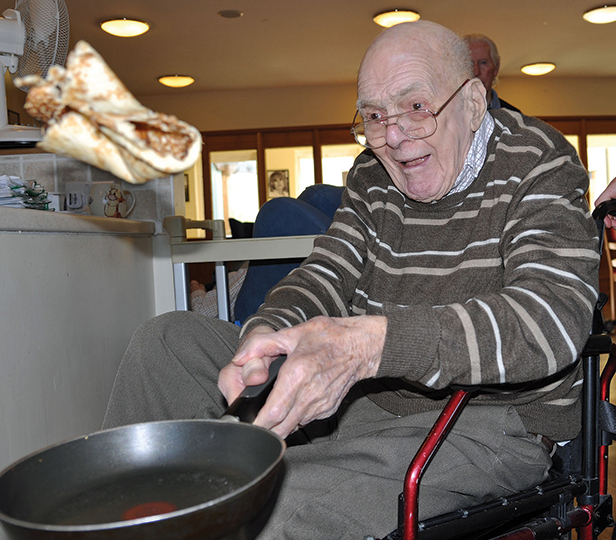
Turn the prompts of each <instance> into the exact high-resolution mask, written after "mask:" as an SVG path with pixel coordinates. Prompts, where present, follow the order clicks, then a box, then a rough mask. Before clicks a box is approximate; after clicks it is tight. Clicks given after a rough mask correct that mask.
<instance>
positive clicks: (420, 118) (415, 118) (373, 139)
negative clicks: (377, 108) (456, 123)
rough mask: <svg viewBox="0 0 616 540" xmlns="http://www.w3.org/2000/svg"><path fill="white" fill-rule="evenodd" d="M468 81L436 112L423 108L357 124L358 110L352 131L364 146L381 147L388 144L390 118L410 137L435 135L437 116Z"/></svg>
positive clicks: (420, 137)
mask: <svg viewBox="0 0 616 540" xmlns="http://www.w3.org/2000/svg"><path fill="white" fill-rule="evenodd" d="M468 81H470V79H466V80H465V81H464V82H463V83H462V84H461V85H460V86H459V87H458V89H457V90H456V91H455V92H454V93H453V94H451V97H450V98H449V99H448V100H447V101H446V102H445V103H444V104H443V105H442V106H441V108H440V109H439V110H438V111H436V112H432V111H429V110H428V109H421V110H417V111H409V112H405V113H401V114H392V115H391V116H386V117H384V118H379V119H378V120H369V121H368V122H360V123H359V124H355V119H356V118H357V115H358V114H359V111H357V112H356V113H355V116H354V117H353V123H354V124H355V125H354V126H353V127H352V128H351V133H352V134H353V137H355V140H356V141H357V142H358V143H359V144H361V145H362V146H365V147H366V148H381V147H382V146H385V145H386V144H387V128H388V127H389V126H390V125H392V124H390V123H389V120H395V122H396V124H397V125H398V128H400V131H402V133H404V134H405V135H406V136H407V137H408V138H409V139H412V140H417V139H425V138H426V137H430V135H434V133H435V132H436V128H437V127H438V125H437V123H436V117H437V116H438V115H439V114H441V113H442V112H443V109H444V108H445V107H447V105H449V104H450V103H451V101H452V100H453V98H455V97H456V96H457V95H458V92H460V90H462V88H464V86H465V85H466V83H467V82H468Z"/></svg>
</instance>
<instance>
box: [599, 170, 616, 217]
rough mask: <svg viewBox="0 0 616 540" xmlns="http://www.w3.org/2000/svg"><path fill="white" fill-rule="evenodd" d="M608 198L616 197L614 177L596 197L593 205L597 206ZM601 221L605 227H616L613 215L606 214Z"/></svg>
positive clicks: (615, 179) (615, 180)
mask: <svg viewBox="0 0 616 540" xmlns="http://www.w3.org/2000/svg"><path fill="white" fill-rule="evenodd" d="M609 199H616V178H614V179H613V180H612V181H611V182H610V183H609V184H608V186H607V187H606V188H605V190H604V191H603V193H601V195H599V197H597V200H596V201H595V207H597V206H599V205H600V204H601V203H602V202H603V201H608V200H609ZM603 221H604V223H605V226H606V227H613V228H615V229H616V218H615V217H614V216H610V215H607V216H605V219H604V220H603Z"/></svg>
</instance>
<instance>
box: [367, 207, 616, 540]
mask: <svg viewBox="0 0 616 540" xmlns="http://www.w3.org/2000/svg"><path fill="white" fill-rule="evenodd" d="M607 214H610V215H616V200H611V201H606V202H604V203H602V204H601V205H599V206H598V207H597V208H596V209H595V211H594V212H593V218H594V219H595V223H596V224H597V229H598V232H599V239H600V242H601V246H600V247H601V249H602V248H603V245H602V243H603V238H604V234H603V231H604V224H603V218H604V217H605V216H606V215H607ZM606 302H607V296H606V295H605V294H603V293H601V294H600V295H599V299H598V301H597V304H596V307H595V314H594V320H593V328H592V333H591V336H590V338H589V340H588V342H587V343H586V346H585V348H584V351H583V352H582V355H581V358H580V360H579V361H580V362H582V366H583V377H584V384H583V390H582V430H581V432H580V434H579V435H578V437H577V438H576V439H575V440H573V441H571V442H569V443H568V444H567V445H565V446H558V449H557V451H556V453H555V454H554V456H553V461H554V466H553V467H552V471H551V473H550V478H549V479H548V480H547V481H546V482H544V483H543V484H541V485H539V486H536V487H535V488H533V489H530V490H527V491H524V492H522V493H517V494H514V495H512V496H507V497H501V498H499V499H497V500H494V501H490V502H487V503H483V504H480V505H476V506H473V507H469V508H462V509H460V510H456V511H455V512H450V513H448V514H445V515H442V516H437V517H433V518H430V519H426V520H424V521H419V520H418V508H419V506H418V504H419V503H418V496H419V491H420V485H419V483H420V480H421V477H422V475H423V473H424V471H425V470H426V468H427V467H428V466H429V463H430V460H431V459H432V457H433V456H434V455H435V454H436V452H437V451H438V449H439V447H440V445H441V443H442V442H443V441H444V440H445V438H446V437H447V434H448V433H449V432H450V431H451V429H452V427H453V425H454V424H455V421H456V419H457V418H458V416H459V414H460V412H461V411H462V410H463V408H464V406H465V405H466V404H467V403H468V401H469V400H470V399H471V397H472V396H473V394H474V393H475V392H477V389H475V388H452V390H453V393H452V396H451V398H450V399H449V401H448V403H447V405H446V406H445V408H444V409H443V411H442V412H441V414H440V416H439V418H438V419H437V421H436V422H435V424H434V426H433V427H432V429H431V431H430V433H429V434H428V436H427V437H426V439H425V440H424V442H423V444H422V446H421V447H420V448H419V450H418V451H417V454H416V455H415V457H414V459H413V461H412V462H411V464H410V466H409V468H408V470H407V473H406V478H405V479H404V486H403V492H402V493H401V494H400V497H399V501H398V524H397V528H396V529H395V530H394V531H393V532H391V533H390V534H389V535H387V536H386V537H384V538H382V539H373V538H372V537H366V538H365V540H449V539H458V540H471V539H472V540H488V539H491V540H552V539H558V538H564V539H566V538H570V537H571V532H572V531H573V530H574V529H576V530H577V538H578V540H593V539H596V538H598V536H599V534H600V533H601V532H602V531H603V530H605V529H606V528H608V527H614V525H615V522H614V519H613V516H612V497H611V495H609V494H608V489H607V478H608V447H609V445H610V444H611V443H612V440H613V439H614V438H616V407H615V406H613V405H611V404H610V403H609V398H610V395H609V393H610V383H611V380H612V378H613V376H614V374H615V373H616V344H612V340H611V338H610V336H609V335H608V334H607V332H606V329H605V323H604V320H603V316H602V312H601V310H602V308H603V306H604V305H605V304H606ZM603 354H608V355H609V356H608V360H607V363H606V365H605V367H604V368H603V370H602V371H601V369H600V357H601V355H603ZM612 539H613V540H616V530H615V531H614V534H613V536H612Z"/></svg>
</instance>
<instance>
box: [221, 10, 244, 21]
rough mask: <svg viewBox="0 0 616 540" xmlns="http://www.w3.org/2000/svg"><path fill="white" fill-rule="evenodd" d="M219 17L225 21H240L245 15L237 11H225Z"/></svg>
mask: <svg viewBox="0 0 616 540" xmlns="http://www.w3.org/2000/svg"><path fill="white" fill-rule="evenodd" d="M218 15H220V16H221V17H223V18H224V19H239V18H240V17H241V16H242V15H244V14H243V13H242V12H241V11H239V10H237V9H223V10H222V11H219V12H218Z"/></svg>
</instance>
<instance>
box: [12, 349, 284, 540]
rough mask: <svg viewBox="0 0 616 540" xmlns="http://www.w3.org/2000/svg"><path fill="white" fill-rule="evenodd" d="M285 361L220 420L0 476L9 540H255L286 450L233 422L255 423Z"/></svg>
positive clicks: (31, 462)
mask: <svg viewBox="0 0 616 540" xmlns="http://www.w3.org/2000/svg"><path fill="white" fill-rule="evenodd" d="M283 360H284V357H280V358H279V359H278V360H276V362H275V363H273V364H272V366H271V368H270V379H269V381H268V382H267V383H265V384H263V385H260V386H258V387H249V388H247V389H246V391H245V392H244V393H243V394H242V395H241V396H240V397H239V398H238V399H237V400H236V401H235V402H234V403H232V404H231V406H230V407H229V409H228V410H227V412H226V413H225V415H224V416H223V418H222V419H220V420H173V421H164V422H148V423H142V424H134V425H129V426H123V427H120V428H115V429H110V430H106V431H100V432H97V433H94V434H92V435H88V436H85V437H79V438H76V439H73V440H70V441H67V442H64V443H61V444H58V445H55V446H51V447H49V448H47V449H44V450H42V451H40V452H37V453H35V454H32V455H30V456H28V457H26V458H24V459H22V460H20V461H18V462H17V463H15V464H13V465H11V466H10V467H8V468H7V469H5V470H4V471H3V472H2V473H0V522H2V525H3V526H4V527H5V529H6V531H7V533H8V535H9V537H10V538H12V539H15V540H22V539H31V540H56V539H57V540H69V539H70V540H108V539H109V540H129V539H130V540H141V539H144V540H145V539H148V540H153V539H156V540H166V539H173V540H189V539H195V540H196V539H199V540H218V539H223V538H224V539H225V540H232V539H233V540H236V539H237V540H246V539H248V538H252V537H254V535H256V534H257V532H258V530H257V529H258V527H259V524H260V522H261V521H262V516H260V514H261V513H262V511H263V510H264V508H265V507H266V504H267V503H268V501H269V502H271V501H270V499H272V500H273V495H274V492H275V491H276V488H277V486H278V480H279V478H280V474H281V471H282V456H283V453H284V450H285V443H284V441H283V440H282V439H280V438H279V437H278V436H277V435H275V434H274V433H272V432H271V431H268V430H266V429H263V428H260V427H257V426H253V425H251V424H248V423H243V422H238V421H237V420H238V419H241V420H244V421H249V422H250V421H252V420H254V417H255V416H256V413H257V412H258V410H259V409H260V408H261V406H262V404H263V403H264V402H265V399H266V398H267V394H268V393H269V391H270V389H271V386H272V385H273V382H274V379H275V377H276V374H277V372H278V368H279V367H280V364H281V363H282V361H283ZM234 420H235V421H234ZM255 531H256V532H255Z"/></svg>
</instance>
